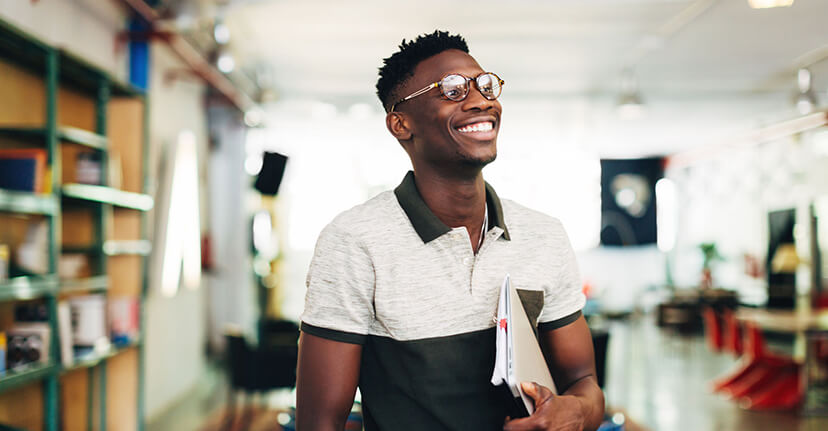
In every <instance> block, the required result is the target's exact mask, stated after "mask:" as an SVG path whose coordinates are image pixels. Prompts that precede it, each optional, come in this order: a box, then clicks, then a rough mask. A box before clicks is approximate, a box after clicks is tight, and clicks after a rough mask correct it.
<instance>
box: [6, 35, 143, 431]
mask: <svg viewBox="0 0 828 431" xmlns="http://www.w3.org/2000/svg"><path fill="white" fill-rule="evenodd" d="M0 58H2V59H4V61H7V62H9V63H13V64H16V65H18V66H20V67H21V68H23V69H26V70H28V71H30V72H33V73H35V74H37V75H42V76H43V80H44V87H45V96H46V101H45V102H46V103H45V107H46V112H45V124H44V125H43V126H42V127H0V137H2V138H4V139H6V140H9V139H11V140H16V141H21V142H27V143H29V144H31V143H40V144H43V145H44V146H45V148H46V149H47V152H48V162H49V166H50V167H51V178H52V180H51V186H52V187H51V190H52V191H53V192H52V193H50V194H35V193H25V192H16V191H9V190H2V189H0V212H4V213H21V214H31V215H39V216H43V217H45V218H46V219H47V222H48V225H49V238H50V241H49V272H48V274H46V275H42V276H28V277H15V278H12V279H9V280H6V281H3V282H0V302H9V301H22V300H31V299H38V300H42V301H44V303H45V304H46V305H47V309H48V316H49V326H50V329H51V334H52V336H51V337H50V339H51V344H50V358H49V361H48V363H47V364H45V365H38V366H29V367H28V368H25V369H22V370H18V371H14V372H12V371H9V372H7V373H5V374H4V375H0V393H3V392H6V391H8V390H11V389H14V388H19V387H22V386H25V385H30V384H36V383H40V384H42V385H43V398H44V402H43V406H44V412H43V414H44V420H43V424H44V429H46V430H48V431H56V430H57V429H58V428H59V426H60V420H59V418H60V414H59V411H58V405H59V402H58V400H59V393H58V392H59V391H58V385H59V377H60V376H61V375H64V374H66V373H68V372H71V371H75V370H80V369H87V370H88V373H89V374H88V375H89V377H88V379H89V385H88V394H89V397H88V399H87V412H88V414H87V429H88V430H90V431H91V430H92V429H97V430H100V431H105V430H106V414H107V408H106V399H107V397H106V385H107V360H108V359H110V358H113V357H115V356H117V355H118V354H120V353H122V352H124V351H126V350H127V349H132V348H135V349H137V353H138V359H137V360H138V369H137V370H136V373H137V375H138V387H137V388H136V389H137V392H138V393H137V395H136V396H137V405H136V407H135V408H136V413H137V414H136V416H137V418H138V423H137V424H136V428H137V429H138V430H139V431H142V430H143V429H144V373H143V365H144V351H143V332H144V327H145V326H144V323H145V320H144V319H145V317H144V310H145V308H144V307H145V302H146V301H145V296H146V293H147V284H148V281H147V279H148V277H147V271H148V263H147V258H146V257H147V256H148V255H149V253H150V250H151V243H150V241H149V240H148V239H147V232H148V230H147V223H148V220H147V215H146V212H147V211H149V210H150V209H152V207H153V199H152V197H151V196H149V195H147V194H143V193H132V192H126V191H122V190H118V189H115V188H111V187H107V186H95V185H85V184H60V178H61V166H60V163H61V161H60V159H59V157H57V155H58V154H59V153H58V151H59V145H60V143H61V142H67V143H72V144H77V145H82V146H85V147H87V148H91V149H94V150H96V151H101V152H104V153H106V152H107V151H108V150H109V147H110V142H109V138H107V133H106V132H107V106H108V103H109V102H110V99H111V98H112V97H113V96H117V97H132V98H139V99H141V101H142V102H143V106H144V112H143V114H144V115H143V125H142V127H143V130H144V136H143V141H142V145H143V156H144V157H143V165H142V169H141V172H142V175H143V177H142V178H143V190H144V191H145V190H147V178H146V160H147V159H146V157H147V155H148V152H147V144H148V137H147V133H146V132H147V121H148V115H147V109H148V107H147V103H146V102H147V101H146V95H145V94H144V93H143V92H142V91H140V90H137V89H135V88H133V87H131V86H130V85H128V84H123V83H120V82H118V81H117V80H115V79H113V78H112V77H111V76H110V75H109V74H107V73H105V72H104V71H101V70H100V69H98V68H96V67H95V66H93V65H91V64H89V63H88V62H86V61H84V60H83V59H81V58H79V57H77V56H74V55H73V54H71V53H68V52H66V51H63V50H59V49H56V48H53V47H50V46H49V45H47V44H45V43H43V42H41V41H39V40H38V39H37V38H35V37H33V36H31V35H28V34H26V33H25V32H23V31H21V30H19V29H17V28H16V27H14V26H12V25H10V24H8V23H6V22H5V21H3V20H2V19H0ZM61 84H65V85H67V86H69V87H72V88H74V89H77V90H80V91H82V92H83V93H85V94H88V95H90V96H92V97H93V98H94V99H95V130H94V131H89V130H82V129H78V128H74V127H66V126H60V125H58V124H57V122H58V120H57V97H58V87H59V85H61ZM0 103H3V102H2V101H0ZM101 159H102V162H101V163H102V166H101V171H102V176H101V178H108V176H107V168H108V167H107V157H102V158H101ZM77 205H86V206H91V207H92V208H93V212H94V217H95V229H94V231H95V232H94V235H95V241H94V243H93V244H91V245H90V246H89V247H84V248H81V249H78V250H77V251H80V252H84V253H89V254H90V255H93V256H95V258H96V259H95V262H96V263H97V265H96V267H95V268H94V273H95V275H94V276H91V277H88V278H83V279H78V280H71V281H66V280H59V279H58V277H57V262H58V259H59V255H60V253H61V252H65V251H72V250H73V249H72V247H61V245H60V242H61V239H60V226H61V211H62V208H63V207H64V206H77ZM113 208H124V209H127V210H134V211H139V212H141V214H142V216H141V234H140V238H139V239H136V240H128V241H124V240H120V241H113V240H107V239H106V233H107V232H108V231H109V230H108V226H107V223H109V221H110V220H112V215H113ZM118 255H137V256H141V257H142V259H141V260H142V261H141V270H142V276H143V283H142V284H141V291H140V292H139V295H138V302H139V325H140V326H139V330H140V335H139V337H138V339H137V340H134V341H132V342H130V343H129V344H126V345H123V346H117V347H113V348H112V349H110V350H109V351H107V352H105V353H101V354H98V355H96V356H91V357H86V358H83V359H80V360H78V361H77V362H75V363H74V364H72V365H71V366H68V367H64V366H63V365H61V364H60V359H59V352H60V347H59V346H60V341H59V336H60V334H59V331H58V325H57V302H58V296H59V295H62V294H70V293H106V292H107V291H108V290H109V288H110V281H109V277H108V276H107V258H108V257H109V256H118ZM96 377H97V378H96ZM96 384H97V403H98V404H97V409H98V412H99V415H98V417H97V418H95V417H93V411H94V408H95V404H94V402H95V401H96V400H95V398H96V397H95V392H96V391H95V386H96ZM96 419H97V421H96ZM96 422H97V424H96Z"/></svg>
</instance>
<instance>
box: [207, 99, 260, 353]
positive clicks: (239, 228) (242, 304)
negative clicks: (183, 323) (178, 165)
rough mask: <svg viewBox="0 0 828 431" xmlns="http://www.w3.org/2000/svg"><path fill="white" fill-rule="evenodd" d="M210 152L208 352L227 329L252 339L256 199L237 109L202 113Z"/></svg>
mask: <svg viewBox="0 0 828 431" xmlns="http://www.w3.org/2000/svg"><path fill="white" fill-rule="evenodd" d="M208 115H209V119H210V136H211V139H212V141H213V145H214V147H213V148H212V149H211V151H210V159H209V161H208V164H209V174H208V182H207V188H208V194H209V196H210V200H209V216H210V220H211V223H210V225H209V232H210V233H209V235H210V239H211V244H210V245H211V253H212V258H213V262H214V263H215V267H214V268H212V269H211V270H210V271H209V273H207V274H205V276H206V278H207V280H208V281H209V283H208V286H209V295H210V301H209V302H210V305H209V309H208V336H209V340H210V346H211V347H212V349H213V350H214V351H220V350H221V349H222V348H223V346H224V332H225V329H227V325H233V326H234V327H236V328H238V329H241V330H242V331H244V332H245V333H247V334H249V335H255V331H254V328H255V323H256V319H257V318H258V309H257V305H256V297H255V296H254V293H255V290H254V289H253V264H252V262H251V253H250V228H251V224H250V223H251V220H250V214H251V208H250V207H251V204H252V203H253V202H251V200H250V199H248V198H250V197H252V196H256V195H257V193H254V192H252V191H251V190H252V189H251V187H250V181H251V177H250V176H249V175H248V174H247V173H246V172H245V170H244V161H245V136H246V128H245V127H244V125H243V124H242V122H241V118H240V114H239V111H238V110H237V109H235V108H232V107H229V106H214V107H211V108H210V109H209V110H208Z"/></svg>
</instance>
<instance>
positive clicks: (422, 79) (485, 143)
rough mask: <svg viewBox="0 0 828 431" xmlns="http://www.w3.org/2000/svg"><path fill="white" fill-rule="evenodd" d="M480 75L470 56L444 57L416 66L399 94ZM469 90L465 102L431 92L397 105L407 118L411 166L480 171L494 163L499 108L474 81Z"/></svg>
mask: <svg viewBox="0 0 828 431" xmlns="http://www.w3.org/2000/svg"><path fill="white" fill-rule="evenodd" d="M483 72H484V70H483V69H482V68H481V67H480V65H479V64H477V61H475V60H474V58H472V56H470V55H469V54H466V53H465V52H463V51H460V50H456V49H452V50H448V51H443V52H441V53H440V54H437V55H435V56H433V57H430V58H428V59H426V60H424V61H422V62H421V63H420V64H418V65H417V67H416V68H415V69H414V75H413V77H412V78H411V79H409V80H408V82H407V83H406V85H404V86H403V87H402V89H401V91H400V93H401V95H402V96H406V95H408V94H411V93H413V92H414V91H417V90H419V89H421V88H423V87H425V86H427V85H428V84H430V83H432V82H437V81H439V80H441V79H442V78H443V77H445V76H446V75H448V74H450V73H456V74H459V75H463V76H465V77H468V78H474V77H476V76H478V75H479V74H481V73H483ZM469 86H470V88H469V94H468V96H466V98H465V99H464V100H462V101H459V102H455V101H452V100H449V99H447V98H446V97H445V96H443V94H442V93H441V92H440V90H439V89H436V88H435V89H432V90H430V91H429V92H427V93H425V94H423V95H421V96H417V97H415V98H413V99H410V100H408V101H406V102H405V103H403V104H401V106H400V107H399V109H398V110H399V111H401V112H403V113H405V114H406V115H407V116H408V118H409V126H410V130H411V132H412V140H411V144H410V145H407V146H406V149H407V151H408V152H409V155H410V156H411V158H412V160H413V161H414V163H415V166H416V164H417V163H429V164H431V165H434V166H444V167H449V168H451V167H461V166H470V167H482V166H485V165H486V164H488V163H490V162H492V161H494V159H495V157H497V133H498V130H499V128H500V114H501V106H500V102H498V101H497V100H488V99H486V98H485V97H483V95H482V94H480V91H479V90H478V89H477V84H476V83H475V82H474V81H472V82H469ZM489 127H490V128H489Z"/></svg>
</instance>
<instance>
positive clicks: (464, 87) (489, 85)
mask: <svg viewBox="0 0 828 431" xmlns="http://www.w3.org/2000/svg"><path fill="white" fill-rule="evenodd" d="M470 81H474V83H475V84H476V85H477V91H479V92H480V94H482V95H483V97H485V98H486V99H489V100H495V99H497V98H498V97H499V96H500V92H501V90H503V84H505V83H506V82H505V81H503V80H502V79H500V77H499V76H497V75H495V74H494V73H491V72H483V73H481V74H480V75H477V76H476V77H474V78H467V77H465V76H463V75H460V74H457V73H452V74H449V75H446V76H445V77H444V78H443V79H441V80H439V81H437V82H432V83H431V84H428V85H427V86H425V87H423V88H421V89H419V90H417V91H415V92H413V93H411V94H409V95H408V96H407V97H405V98H403V99H401V100H400V101H398V102H395V103H394V104H393V105H391V110H390V111H389V112H394V108H396V107H397V105H399V104H400V103H402V102H405V101H406V100H409V99H413V98H415V97H417V96H420V95H422V94H425V93H427V92H429V90H431V89H432V88H435V87H437V88H439V89H440V92H442V93H443V96H446V98H448V99H449V100H453V101H455V102H459V101H461V100H463V99H465V98H466V96H468V95H469V87H470V85H469V82H470Z"/></svg>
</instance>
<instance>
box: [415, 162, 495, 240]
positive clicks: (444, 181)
mask: <svg viewBox="0 0 828 431" xmlns="http://www.w3.org/2000/svg"><path fill="white" fill-rule="evenodd" d="M414 182H415V184H417V190H418V191H419V192H420V196H422V198H423V201H424V202H425V203H426V205H427V206H428V208H429V209H430V210H431V212H433V213H434V215H436V216H437V218H438V219H440V221H442V222H443V223H445V224H446V226H449V227H461V226H463V227H465V228H466V230H468V232H469V236H470V237H471V240H472V246H473V249H474V250H475V251H477V246H476V244H477V241H479V239H480V231H481V228H482V226H483V219H484V217H485V214H486V183H485V182H484V181H483V173H482V171H480V170H478V171H477V172H476V173H473V174H472V175H468V176H451V177H448V176H445V175H440V174H439V173H436V172H434V171H430V170H429V171H424V170H422V169H415V171H414Z"/></svg>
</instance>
